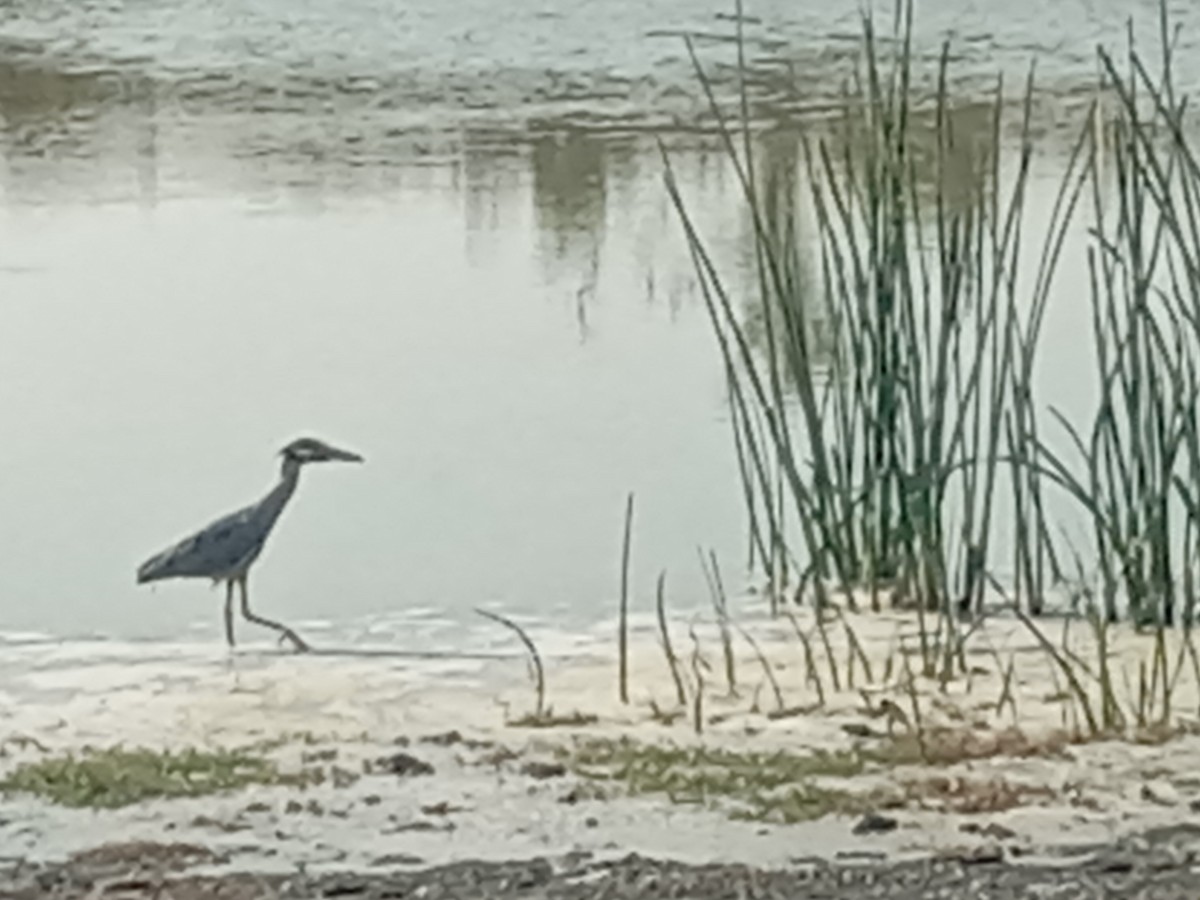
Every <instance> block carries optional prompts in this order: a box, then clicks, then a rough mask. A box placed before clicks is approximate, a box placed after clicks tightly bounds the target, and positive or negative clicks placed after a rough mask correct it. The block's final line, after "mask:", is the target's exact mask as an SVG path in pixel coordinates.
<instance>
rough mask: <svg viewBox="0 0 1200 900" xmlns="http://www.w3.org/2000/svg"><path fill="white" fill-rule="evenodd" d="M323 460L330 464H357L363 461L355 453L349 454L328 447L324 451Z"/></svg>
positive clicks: (346, 451)
mask: <svg viewBox="0 0 1200 900" xmlns="http://www.w3.org/2000/svg"><path fill="white" fill-rule="evenodd" d="M325 458H326V459H327V460H329V461H330V462H334V461H336V462H357V463H360V462H362V461H363V458H362V457H361V456H359V455H358V454H357V453H351V452H350V451H349V450H339V449H338V448H337V447H329V448H328V450H327V451H326V456H325Z"/></svg>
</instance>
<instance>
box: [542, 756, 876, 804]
mask: <svg viewBox="0 0 1200 900" xmlns="http://www.w3.org/2000/svg"><path fill="white" fill-rule="evenodd" d="M566 753H567V755H568V756H569V759H570V764H571V767H572V769H573V770H574V771H575V772H576V773H577V774H579V775H581V776H583V777H585V778H589V779H595V780H605V781H610V782H614V783H617V784H620V785H621V786H622V787H624V788H625V789H626V790H627V791H628V792H629V793H631V794H665V795H666V796H667V797H668V798H669V799H670V800H671V801H672V802H673V803H696V804H700V805H703V806H707V807H712V808H719V809H722V810H723V811H724V812H726V813H727V814H728V815H729V816H730V817H731V818H735V819H749V820H754V821H773V822H781V823H792V822H804V821H809V820H811V819H817V818H820V817H821V816H824V815H827V814H829V813H834V812H845V813H850V812H856V811H859V810H860V809H862V808H863V807H864V803H865V800H864V798H862V797H861V796H859V795H856V794H854V793H851V792H849V791H846V790H844V789H842V788H839V787H835V786H829V785H825V784H821V783H820V779H823V778H846V777H851V776H854V775H858V774H859V773H861V772H862V771H863V770H864V768H865V766H866V764H867V760H866V759H865V758H864V757H863V756H862V755H861V754H859V753H856V752H854V751H836V752H835V751H819V750H818V751H813V752H811V753H788V752H784V751H779V752H773V753H757V752H736V751H732V750H721V749H716V748H708V747H678V746H674V745H653V744H642V743H638V742H635V741H631V740H629V739H627V738H623V739H620V740H615V741H611V740H599V739H596V740H587V741H583V742H580V743H579V744H577V745H575V747H573V748H571V749H570V750H568V751H566Z"/></svg>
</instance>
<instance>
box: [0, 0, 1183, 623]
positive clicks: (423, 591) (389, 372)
mask: <svg viewBox="0 0 1200 900" xmlns="http://www.w3.org/2000/svg"><path fill="white" fill-rule="evenodd" d="M801 6H802V5H797V4H795V3H778V2H768V3H761V4H756V5H755V6H753V7H751V8H748V9H747V15H748V16H753V17H757V18H756V20H752V21H750V22H749V23H748V25H747V29H748V30H747V34H748V37H749V40H750V64H751V71H752V76H753V78H752V81H753V84H752V92H753V100H754V103H755V109H756V113H757V115H758V116H759V117H760V118H761V119H764V120H766V121H768V122H770V123H773V128H774V131H775V133H777V134H780V133H782V134H786V133H788V129H789V128H790V127H791V124H790V123H792V122H794V121H795V120H796V119H797V117H798V116H801V115H802V114H805V113H823V112H824V113H827V112H828V110H829V108H830V104H831V103H832V102H833V101H834V100H835V99H836V96H837V93H838V91H839V90H840V84H841V83H842V80H843V79H844V78H845V77H846V75H847V74H848V73H849V68H848V65H849V61H850V60H851V59H852V57H853V53H854V52H855V46H856V45H855V43H854V36H855V35H856V33H857V30H858V22H857V18H856V10H857V8H858V4H857V3H856V2H849V0H846V2H843V0H835V2H833V3H826V4H823V5H821V6H820V7H813V6H811V5H810V6H808V7H804V8H801ZM1179 6H1180V9H1179V11H1178V13H1177V14H1176V19H1175V20H1176V21H1177V22H1179V23H1180V24H1182V25H1183V27H1184V35H1185V37H1188V36H1190V37H1192V38H1194V37H1195V36H1196V34H1197V33H1198V32H1200V29H1197V28H1189V22H1190V21H1191V20H1193V19H1194V18H1195V13H1194V12H1192V11H1191V10H1190V8H1185V7H1184V6H1183V5H1181V4H1179ZM918 7H919V8H918V11H917V19H918V27H917V37H918V44H919V46H920V48H921V49H922V52H923V53H926V54H927V55H932V54H934V53H935V52H936V49H937V45H938V43H939V42H940V40H941V39H942V37H943V36H946V35H950V36H951V37H952V38H953V39H954V41H955V47H956V49H957V50H959V51H961V52H960V53H959V56H958V57H957V58H956V72H958V73H959V74H960V76H961V83H962V90H963V91H964V92H967V94H968V95H969V92H971V91H981V90H983V89H984V87H985V86H986V85H988V84H990V83H991V81H992V79H993V78H994V76H995V73H996V72H997V71H1000V70H1003V71H1005V72H1006V73H1009V74H1012V75H1014V77H1018V78H1019V76H1022V75H1023V73H1024V72H1025V70H1026V68H1027V66H1028V64H1029V61H1030V59H1031V58H1032V57H1033V56H1036V57H1037V58H1038V59H1039V73H1040V77H1041V78H1042V80H1043V81H1044V82H1045V83H1047V84H1049V85H1051V86H1052V90H1053V95H1054V96H1055V97H1057V98H1059V99H1060V100H1061V102H1062V103H1063V104H1064V105H1074V107H1076V108H1077V107H1078V106H1079V104H1080V103H1082V102H1084V101H1086V99H1087V98H1088V97H1089V96H1090V94H1089V90H1090V88H1089V85H1090V83H1091V82H1090V79H1091V77H1092V73H1093V72H1094V65H1095V64H1094V56H1093V51H1094V46H1095V44H1096V42H1098V41H1104V42H1107V43H1110V44H1111V45H1113V46H1114V47H1117V46H1119V45H1120V41H1121V39H1122V34H1123V31H1122V29H1123V23H1124V21H1125V18H1126V17H1127V16H1128V15H1130V14H1134V15H1135V16H1136V21H1137V23H1138V30H1139V33H1142V32H1145V33H1146V34H1148V35H1153V31H1154V28H1155V27H1156V14H1155V10H1156V7H1157V4H1156V3H1153V2H1149V0H1146V2H1142V3H1136V4H1131V3H1129V2H1116V0H1111V2H1099V0H1097V2H1091V3H1082V2H1061V3H1056V4H1045V3H1033V2H1028V0H1015V2H1013V3H1009V4H1006V5H1005V6H1004V7H1003V9H1002V10H1001V9H998V8H997V7H995V5H994V4H983V3H966V4H964V3H949V2H944V3H935V2H925V3H920V4H918ZM888 8H890V4H886V5H885V10H886V9H888ZM731 11H732V7H731V6H730V5H727V4H723V3H721V4H702V5H700V6H697V5H696V4H694V3H683V2H681V0H652V2H640V3H627V2H611V3H595V2H590V3H582V2H579V3H575V2H562V0H559V2H549V0H546V2H542V3H530V4H518V5H516V6H512V5H511V4H510V5H506V6H499V5H496V4H488V3H475V2H469V0H464V2H456V3H453V4H451V3H441V2H432V0H421V2H416V3H403V4H400V3H396V2H393V0H351V2H337V3H335V2H333V0H319V2H318V0H310V2H300V3H296V2H288V3H280V2H269V3H253V4H251V3H247V2H245V0H204V2H198V3H188V4H176V3H170V4H168V3H164V2H161V0H139V2H135V3H110V2H91V0H89V2H83V3H79V2H74V0H72V2H57V0H51V2H49V3H46V2H39V3H36V4H32V3H24V2H16V3H11V4H9V5H7V6H6V7H5V8H4V11H3V13H0V115H2V121H0V191H2V192H3V205H2V206H0V423H3V426H2V427H3V430H2V432H0V464H2V469H0V471H3V473H4V474H3V477H0V547H3V562H2V564H0V632H4V633H5V634H8V635H9V636H10V637H12V638H14V639H15V638H16V637H18V636H20V635H21V634H24V633H34V634H44V635H52V636H65V637H77V636H82V635H101V636H112V637H121V638H135V639H137V638H146V639H150V638H161V637H166V636H180V635H182V634H184V633H185V632H188V631H189V629H191V630H194V632H193V633H194V634H195V636H196V637H198V638H199V639H202V640H218V639H219V637H218V635H219V621H218V620H219V614H218V610H219V602H220V595H219V594H218V593H217V592H214V591H210V590H208V589H207V585H205V584H204V583H203V582H192V583H179V582H175V583H166V584H162V585H159V586H158V587H157V588H155V589H153V590H151V589H149V588H143V589H138V588H136V587H135V585H134V583H133V573H134V569H135V567H136V566H137V564H138V563H140V562H141V561H142V560H143V559H144V558H146V557H148V556H149V555H150V554H151V553H153V552H155V551H157V550H158V549H160V548H161V547H162V546H164V545H166V544H167V543H169V542H171V541H173V540H174V539H176V538H178V537H182V536H183V535H185V534H187V533H188V532H190V531H191V530H193V529H195V528H198V527H200V526H202V525H204V524H206V523H207V522H208V521H210V520H211V519H212V518H214V517H215V516H217V515H219V514H221V513H224V512H226V511H229V510H232V509H234V508H237V507H238V506H240V505H242V504H244V503H248V502H250V501H252V500H254V499H256V498H257V497H258V496H260V495H261V493H263V492H265V491H266V490H267V489H268V488H269V487H270V485H271V483H272V482H273V479H274V478H275V476H276V469H277V462H278V458H277V456H275V454H276V453H277V451H278V450H279V449H280V448H281V447H282V446H283V445H284V444H285V443H286V442H287V441H289V440H291V439H292V438H294V437H296V436H298V435H301V434H314V435H316V436H320V437H323V438H325V439H327V440H329V441H331V442H333V443H336V444H339V445H343V446H346V447H348V448H350V449H353V450H356V451H358V452H360V453H362V454H363V455H364V456H365V457H366V459H367V464H366V465H365V466H363V467H361V468H360V467H336V466H329V467H323V468H319V469H314V470H311V471H306V472H305V474H304V478H303V482H302V484H301V489H300V491H299V493H298V495H297V497H296V499H295V500H294V501H293V505H292V507H291V508H289V509H288V510H287V512H286V513H285V515H284V517H283V519H282V521H281V523H280V525H279V527H278V529H277V531H276V533H275V535H274V536H273V538H272V542H271V544H270V545H269V548H268V550H267V552H266V553H265V554H264V556H263V558H262V559H261V561H260V562H259V563H258V564H257V565H256V568H255V571H254V574H253V577H252V587H251V590H252V598H253V599H254V600H255V602H256V605H257V606H258V607H259V609H260V610H261V611H263V612H264V613H266V614H274V615H277V616H279V617H281V618H283V619H285V620H286V621H289V622H291V623H293V624H297V625H299V626H303V625H304V624H305V623H308V624H309V625H314V624H315V623H316V622H318V621H320V622H324V623H326V626H327V627H329V628H332V629H334V630H336V631H337V632H338V633H339V635H341V636H342V637H343V638H344V639H346V640H355V639H360V640H365V639H369V638H374V637H378V638H380V639H381V640H386V641H388V642H390V643H395V644H398V645H402V646H408V647H415V646H425V645H426V644H427V643H428V641H429V640H431V638H430V637H429V635H430V634H432V633H433V632H431V631H430V630H429V629H428V628H416V627H415V624H414V623H418V622H425V623H427V624H428V623H430V622H436V623H440V626H439V630H437V633H438V634H440V635H441V638H440V639H441V640H444V641H445V643H446V645H447V646H450V645H452V642H453V641H454V639H455V638H454V634H455V630H456V629H459V628H461V627H464V623H466V622H470V621H473V617H472V616H471V613H470V610H471V609H472V608H473V607H475V606H480V605H493V606H497V607H501V608H505V609H508V610H510V611H513V610H515V611H517V612H519V613H522V614H524V615H526V616H529V617H534V618H538V619H542V620H550V621H554V622H555V623H557V624H559V625H570V624H571V623H578V624H580V625H583V624H587V623H594V622H595V621H597V620H598V619H602V618H605V617H608V616H610V615H612V614H613V611H614V610H615V606H616V596H617V588H618V583H619V582H618V575H619V571H618V568H619V560H620V537H621V523H622V515H623V507H624V502H625V497H626V494H627V493H628V492H630V491H633V492H636V497H637V512H636V527H635V535H634V589H635V594H636V598H637V603H638V604H639V605H640V606H642V607H645V606H646V605H647V604H648V603H649V602H650V600H651V597H652V589H653V584H654V580H655V578H656V577H657V574H658V572H659V571H660V570H663V569H665V570H667V571H668V572H669V585H670V587H669V591H670V596H671V597H672V598H675V599H676V600H677V602H678V604H679V605H681V606H684V605H693V604H695V603H697V602H706V601H705V594H704V588H703V584H704V582H703V578H702V575H701V572H700V567H699V563H698V562H697V549H698V548H704V549H705V550H708V549H712V550H714V551H715V552H716V553H717V554H718V555H719V557H720V558H721V559H722V561H723V562H724V563H725V565H726V567H727V569H728V570H729V572H730V577H729V580H730V582H731V583H732V584H734V585H736V586H740V585H741V583H742V580H741V578H740V575H739V573H740V565H741V563H742V562H743V560H744V558H745V551H746V548H745V536H744V532H743V527H744V521H743V515H742V507H741V494H740V487H739V485H738V483H737V480H736V476H735V465H734V458H733V452H732V442H731V437H730V434H729V431H728V425H727V422H726V415H725V414H726V399H725V394H724V390H723V388H724V381H723V374H722V370H721V365H720V359H719V357H718V355H717V352H716V348H715V344H714V341H713V339H712V336H711V333H710V331H709V326H708V322H707V319H706V314H705V311H704V306H703V303H702V301H701V299H700V297H699V295H698V294H697V291H696V287H695V284H694V280H693V278H692V270H691V265H690V262H689V261H688V259H687V257H686V255H685V253H684V252H683V251H684V246H683V242H682V239H681V236H680V233H679V227H678V222H677V220H676V218H675V215H674V213H673V211H672V209H671V208H670V205H669V203H668V200H667V198H666V195H665V192H664V190H663V188H662V183H661V175H662V164H661V160H660V158H659V156H658V150H657V148H656V146H655V143H654V140H653V136H652V134H651V132H655V131H658V132H660V133H663V134H665V135H666V136H667V142H668V144H669V146H670V147H671V148H672V153H673V157H674V159H675V161H676V164H677V166H678V167H679V169H678V173H679V178H680V180H681V183H682V184H683V185H684V189H685V192H686V193H687V194H688V196H689V199H690V200H691V201H692V202H693V203H694V204H695V206H694V208H695V209H696V210H697V211H698V214H699V218H700V220H701V225H702V226H703V228H704V229H705V232H706V234H707V235H708V237H709V238H710V239H711V241H712V242H713V244H714V246H715V247H716V250H717V252H718V253H719V254H720V255H721V258H722V259H723V260H724V261H725V262H726V263H727V264H728V266H729V271H731V272H734V273H737V272H739V271H743V270H744V267H745V265H746V264H747V262H748V260H749V256H748V254H747V252H746V248H745V240H746V238H747V236H748V234H749V225H748V223H747V221H746V219H745V215H744V213H743V212H742V211H741V209H740V207H739V204H738V194H737V188H736V184H735V181H734V179H733V175H732V172H731V171H730V169H729V167H728V165H727V164H726V162H725V161H724V159H723V157H722V155H721V154H720V152H719V151H718V150H717V149H715V147H714V142H713V141H712V139H711V137H708V136H706V135H705V134H703V128H702V126H703V125H704V124H705V122H706V121H707V118H706V113H705V111H704V104H703V102H702V97H701V94H700V91H699V89H698V87H697V85H696V83H695V80H694V79H693V78H692V76H691V73H690V68H689V65H690V64H689V63H688V61H687V57H686V51H685V50H684V48H683V46H682V42H681V40H680V37H679V33H680V32H681V31H684V30H687V31H691V32H693V33H696V34H698V35H700V36H701V37H702V38H704V39H703V40H701V42H700V52H701V53H702V55H703V56H704V57H705V59H706V60H709V61H711V62H713V64H714V65H716V66H717V68H716V69H715V70H714V71H715V72H716V74H717V78H718V87H719V88H722V87H724V88H728V87H729V86H730V85H731V84H732V83H733V82H732V79H731V77H730V75H729V73H728V71H727V70H726V69H722V68H720V64H722V63H728V62H729V61H730V60H731V59H732V58H733V57H732V50H731V44H730V43H729V40H728V38H729V37H730V35H732V33H733V25H732V23H731V22H730V20H729V17H728V14H729V13H730V12H731ZM758 20H761V22H760V21H758ZM1184 45H1185V47H1186V46H1191V45H1190V44H1188V43H1187V41H1186V40H1185V41H1184ZM1192 57H1193V58H1194V59H1195V58H1200V57H1197V56H1196V55H1195V54H1192ZM1186 58H1187V54H1186V53H1184V54H1181V59H1186ZM1181 78H1182V80H1183V81H1184V82H1185V83H1191V80H1190V79H1191V73H1189V71H1188V70H1187V69H1186V68H1184V69H1182V70H1181ZM1054 124H1056V119H1055V117H1048V118H1047V120H1046V122H1045V126H1046V128H1047V129H1048V130H1049V131H1053V128H1052V126H1053V125H1054ZM1058 124H1061V123H1058ZM1046 177H1047V179H1048V180H1050V181H1052V180H1053V179H1054V177H1055V171H1054V167H1053V165H1050V166H1049V168H1048V170H1047V174H1046ZM1049 200H1050V198H1049V197H1048V196H1047V197H1045V198H1044V199H1042V200H1039V202H1042V203H1049ZM1035 212H1036V211H1035ZM1042 212H1043V213H1044V212H1045V210H1044V209H1043V210H1042ZM1081 274H1082V269H1077V270H1076V272H1075V273H1074V276H1080V275H1081ZM1074 276H1072V277H1074ZM1066 283H1067V286H1066V288H1065V289H1063V290H1062V291H1060V293H1063V294H1064V296H1066V297H1067V298H1068V302H1065V303H1062V304H1059V305H1058V307H1057V308H1056V309H1055V311H1052V313H1051V317H1050V321H1049V322H1048V325H1047V329H1048V330H1047V334H1046V339H1047V341H1059V344H1058V346H1059V347H1060V348H1061V351H1062V352H1061V353H1058V354H1057V355H1056V357H1055V358H1056V361H1057V362H1056V365H1057V366H1058V368H1057V369H1056V371H1055V372H1054V373H1052V374H1053V377H1052V378H1051V379H1049V381H1050V382H1051V384H1050V389H1051V398H1052V399H1053V395H1054V392H1055V391H1057V392H1059V396H1060V398H1061V397H1066V399H1067V401H1068V402H1069V401H1070V400H1071V398H1072V397H1075V398H1076V399H1078V397H1079V395H1080V393H1086V387H1085V384H1086V382H1088V381H1090V371H1083V372H1081V373H1080V374H1079V375H1078V378H1075V379H1074V380H1073V376H1071V374H1070V373H1071V372H1072V371H1073V369H1074V365H1073V363H1072V360H1073V359H1074V360H1078V359H1079V358H1080V357H1079V356H1077V355H1073V354H1078V353H1079V352H1081V351H1079V349H1078V341H1077V340H1076V339H1075V335H1076V334H1077V330H1078V327H1079V322H1080V321H1081V320H1080V319H1079V317H1078V312H1079V309H1078V307H1076V306H1074V305H1073V304H1071V303H1070V302H1069V298H1070V296H1071V295H1072V294H1073V293H1077V294H1078V295H1079V298H1078V299H1079V300H1082V299H1083V296H1084V295H1083V293H1082V291H1080V290H1078V287H1079V285H1080V284H1082V283H1083V282H1075V283H1074V284H1072V281H1071V277H1068V278H1067V282H1066ZM1081 365H1082V364H1081ZM406 623H407V624H406ZM410 624H413V625H414V627H409V625H410Z"/></svg>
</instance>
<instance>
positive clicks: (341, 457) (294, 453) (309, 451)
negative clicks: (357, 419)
mask: <svg viewBox="0 0 1200 900" xmlns="http://www.w3.org/2000/svg"><path fill="white" fill-rule="evenodd" d="M279 455H280V456H282V457H283V458H284V460H285V461H289V462H293V463H301V464H302V463H315V462H362V461H363V458H362V457H361V456H359V455H358V454H357V453H351V452H350V451H349V450H339V449H338V448H337V447H333V446H331V445H329V444H327V443H325V442H324V441H319V440H317V439H316V438H310V437H302V438H297V439H296V440H294V441H292V442H291V443H290V444H288V445H287V446H286V447H284V448H283V449H282V450H280V451H279Z"/></svg>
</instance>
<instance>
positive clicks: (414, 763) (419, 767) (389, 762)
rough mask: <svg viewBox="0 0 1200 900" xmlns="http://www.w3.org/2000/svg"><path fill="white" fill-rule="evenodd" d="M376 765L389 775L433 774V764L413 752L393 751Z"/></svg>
mask: <svg viewBox="0 0 1200 900" xmlns="http://www.w3.org/2000/svg"><path fill="white" fill-rule="evenodd" d="M376 765H377V766H378V767H379V769H380V770H381V771H384V772H387V773H388V774H389V775H399V776H401V777H407V776H409V775H432V774H433V766H431V765H430V764H429V763H427V762H425V760H423V759H417V758H416V757H415V756H413V755H412V754H411V753H393V754H392V755H391V756H385V757H383V758H382V759H379V760H377V761H376Z"/></svg>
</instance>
